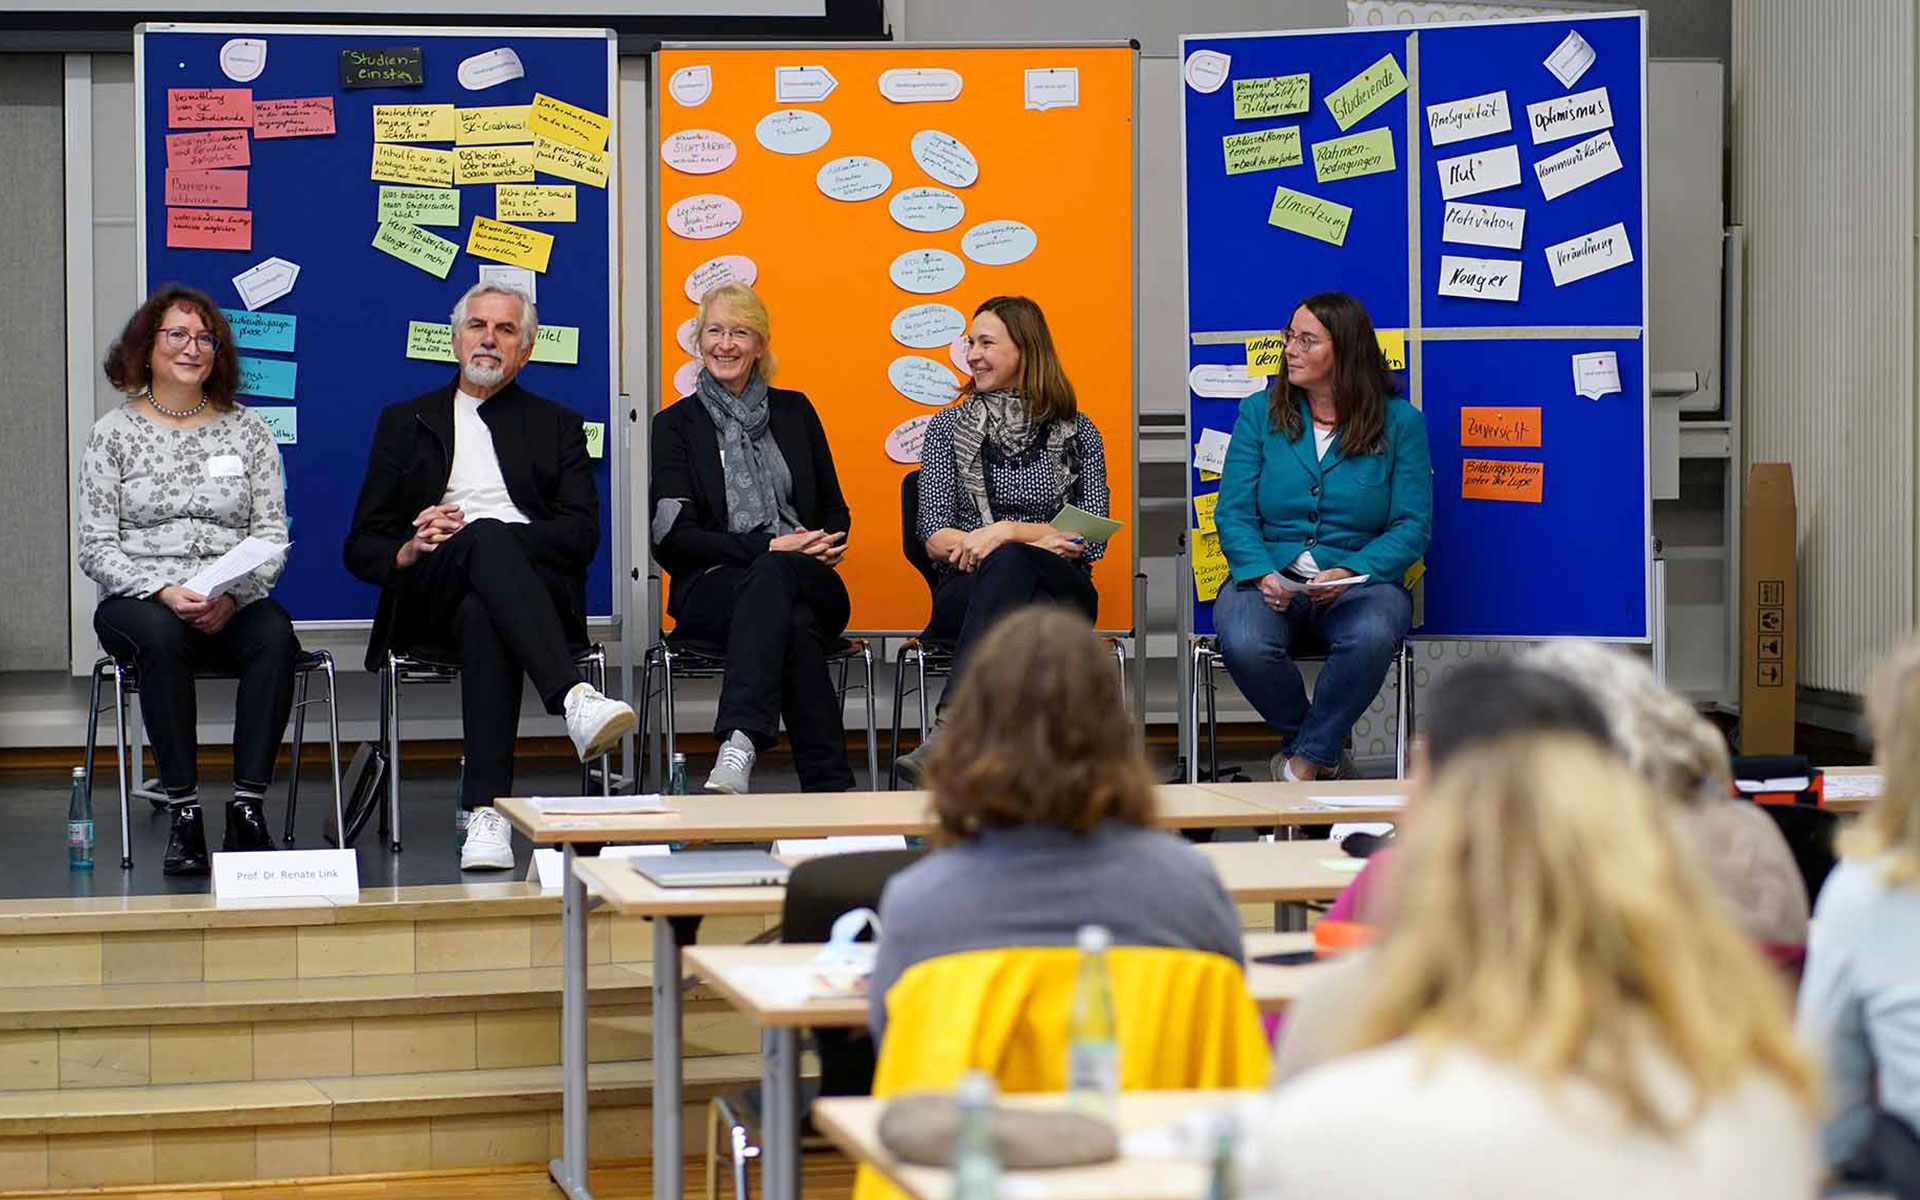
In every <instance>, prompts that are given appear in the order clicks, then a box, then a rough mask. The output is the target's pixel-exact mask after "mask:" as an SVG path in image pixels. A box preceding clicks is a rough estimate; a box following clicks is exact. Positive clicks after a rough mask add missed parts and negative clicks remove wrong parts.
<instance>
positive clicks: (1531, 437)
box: [1460, 408, 1540, 446]
mask: <svg viewBox="0 0 1920 1200" xmlns="http://www.w3.org/2000/svg"><path fill="white" fill-rule="evenodd" d="M1460 444H1461V445H1462V446H1538V445H1539V444H1540V410H1539V409H1537V408H1463V409H1461V410H1460Z"/></svg>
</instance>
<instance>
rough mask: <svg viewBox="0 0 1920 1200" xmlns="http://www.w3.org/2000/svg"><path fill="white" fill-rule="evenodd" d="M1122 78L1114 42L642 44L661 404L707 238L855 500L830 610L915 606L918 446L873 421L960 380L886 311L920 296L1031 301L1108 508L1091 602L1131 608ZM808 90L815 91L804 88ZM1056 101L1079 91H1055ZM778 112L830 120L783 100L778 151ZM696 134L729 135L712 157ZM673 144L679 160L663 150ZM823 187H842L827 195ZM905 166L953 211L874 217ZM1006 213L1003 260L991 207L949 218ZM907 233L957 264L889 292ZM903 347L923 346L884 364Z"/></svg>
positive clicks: (890, 417)
mask: <svg viewBox="0 0 1920 1200" xmlns="http://www.w3.org/2000/svg"><path fill="white" fill-rule="evenodd" d="M701 67H704V68H706V69H707V70H706V73H705V75H704V79H703V76H702V74H701V73H700V72H699V71H698V70H688V71H686V72H685V73H684V74H681V75H679V76H678V78H677V80H676V72H681V71H682V70H683V68H701ZM783 68H803V70H802V71H801V72H799V73H798V74H797V75H796V74H791V73H790V74H787V75H785V76H783V78H784V79H786V80H787V81H788V84H787V86H791V87H794V88H796V89H798V90H796V91H795V92H793V93H792V95H791V97H790V98H788V99H785V100H782V99H778V98H776V97H777V93H776V73H777V72H779V71H781V69H783ZM804 68H824V72H825V74H824V75H823V74H822V73H821V72H819V71H809V70H804ZM1068 68H1072V69H1073V70H1074V71H1076V72H1077V73H1078V87H1077V91H1076V90H1074V89H1068V88H1067V87H1065V86H1064V82H1063V81H1064V80H1065V79H1066V78H1067V76H1066V75H1065V74H1064V72H1065V71H1066V70H1067V69H1068ZM1049 69H1050V70H1051V71H1052V72H1053V74H1052V75H1051V76H1048V77H1046V78H1045V79H1044V80H1042V81H1040V90H1038V91H1035V92H1033V93H1032V94H1033V95H1034V97H1035V98H1036V100H1037V101H1039V103H1037V104H1034V105H1030V104H1029V103H1028V97H1029V82H1028V77H1027V72H1029V71H1045V70H1049ZM890 71H893V72H902V73H903V74H899V75H894V76H890V77H889V79H888V89H889V90H890V91H892V92H893V94H894V95H896V96H910V97H926V96H939V97H950V98H941V99H912V100H896V99H889V97H888V95H887V94H885V93H883V91H882V86H881V85H882V75H883V74H884V73H886V72H890ZM827 75H830V76H831V78H832V84H831V86H830V88H829V87H828V85H827V82H826V78H825V76H827ZM1134 76H1135V51H1134V50H1133V49H1132V48H1131V47H1128V46H1111V47H1091V46H1086V47H1071V46H1067V47H1015V46H1006V47H998V46H996V47H972V48H926V49H916V48H913V47H902V46H872V47H850V48H841V47H834V48H827V47H818V46H816V47H800V48H783V49H753V48H746V47H741V48H733V47H724V48H715V47H693V48H686V47H683V48H669V49H663V50H661V51H659V52H658V53H657V54H656V55H655V60H654V80H655V97H654V104H655V112H656V113H658V114H659V133H660V146H659V147H656V149H655V153H656V154H658V155H660V159H659V160H658V161H657V162H656V164H655V165H656V175H657V178H658V180H659V184H658V189H657V195H656V196H655V213H656V217H655V229H654V238H655V242H654V244H655V245H656V246H657V247H658V251H657V261H658V272H659V273H658V282H657V289H658V294H657V296H656V302H657V303H656V309H655V320H656V322H657V325H658V328H657V329H656V330H655V338H654V344H655V345H656V346H658V347H660V348H661V352H660V356H659V357H660V362H659V364H658V375H659V383H658V387H659V392H658V396H659V403H660V404H661V405H663V406H664V405H669V404H672V403H675V402H676V401H677V400H678V399H679V398H680V397H682V396H683V395H685V394H686V391H685V388H684V387H682V386H679V385H680V384H685V383H686V382H687V381H688V380H689V379H690V377H691V372H692V369H693V368H689V366H688V364H689V363H690V362H693V361H694V360H693V358H692V356H690V355H689V354H688V353H687V352H686V350H685V347H684V346H683V344H682V343H681V340H680V329H681V326H682V323H683V322H687V321H689V320H690V319H691V318H692V317H693V315H694V311H695V307H696V303H695V300H693V299H690V298H689V295H688V292H689V287H690V283H689V280H690V277H692V276H693V275H694V273H695V272H696V271H699V270H700V269H701V268H702V267H703V266H706V265H707V264H710V263H711V262H712V261H713V260H715V259H717V258H721V257H723V256H732V255H739V256H743V257H744V258H746V259H747V260H749V261H750V262H751V264H752V270H753V274H754V282H753V287H754V290H755V291H757V292H759V294H760V295H761V296H762V297H763V298H764V299H765V300H766V303H767V308H768V312H769V315H770V317H771V321H772V326H773V350H774V353H775V354H776V355H777V356H778V359H779V369H778V371H777V373H776V374H775V375H774V377H773V380H772V382H773V383H774V384H775V385H776V386H779V387H786V388H794V389H797V390H799V391H802V392H805V393H806V394H807V396H808V397H809V398H810V399H811V400H812V401H813V404H814V407H815V408H816V409H817V410H818V411H819V413H820V419H821V422H822V423H823V424H824V425H825V427H826V431H827V438H828V441H829V442H831V443H832V446H833V457H834V463H835V466H836V467H837V469H838V471H839V475H840V484H841V487H842V489H843V490H844V491H845V493H846V496H847V503H848V506H849V507H850V508H851V509H852V512H853V528H852V532H851V533H850V535H849V536H848V539H847V555H846V558H845V559H844V560H842V562H841V566H840V572H841V574H842V576H844V577H845V579H846V582H847V588H848V590H849V592H850V593H851V594H852V597H853V617H852V621H851V623H850V625H849V628H851V629H853V630H855V631H858V632H868V633H878V632H893V631H906V632H916V633H917V632H918V631H919V630H920V629H921V628H922V627H923V626H925V624H926V622H927V616H928V607H929V597H928V594H927V585H926V583H925V581H924V580H922V579H921V577H920V576H919V574H918V573H916V572H915V571H914V569H913V567H912V566H911V565H909V564H908V562H907V560H906V558H905V557H904V555H903V554H902V553H901V530H900V480H901V477H902V476H903V475H905V474H906V473H907V472H908V471H910V470H912V469H913V465H912V464H911V463H902V462H898V461H896V460H895V459H894V458H892V457H890V456H889V453H888V447H889V434H891V433H892V432H893V431H894V430H895V429H896V428H898V427H899V426H901V425H902V423H904V422H907V421H909V420H911V419H912V418H915V417H926V416H929V415H931V414H932V413H934V412H936V411H938V409H939V407H940V406H941V405H940V403H939V400H938V395H939V389H940V388H942V387H944V383H945V379H946V376H945V374H943V373H942V372H941V371H939V370H937V369H935V366H934V364H939V365H941V366H944V367H945V368H947V369H948V370H949V371H951V373H952V377H953V381H954V383H955V384H956V385H957V384H958V383H959V382H960V381H961V380H962V378H963V375H962V371H963V368H962V367H960V366H958V365H956V364H955V362H954V361H953V359H952V358H950V357H949V350H948V346H947V345H946V344H945V343H942V344H940V345H937V346H930V347H929V346H915V345H909V344H906V343H904V342H902V341H900V340H896V338H895V337H894V334H893V328H894V321H895V318H896V317H897V316H899V315H900V314H901V312H902V311H903V310H905V309H908V308H912V307H914V306H916V305H925V304H941V305H947V306H950V307H951V308H953V309H957V310H959V312H960V313H961V314H962V315H963V316H965V317H967V318H971V316H972V314H973V310H974V309H975V308H976V307H977V306H978V305H979V304H980V302H981V301H983V300H985V299H987V298H988V297H990V296H996V295H1004V294H1020V295H1026V296H1030V297H1032V298H1033V299H1034V300H1036V301H1038V302H1039V304H1040V307H1041V308H1042V309H1043V310H1044V311H1045V313H1046V315H1047V322H1048V324H1049V326H1050V327H1051V329H1052V331H1053V338H1054V343H1055V346H1056V347H1057V349H1058V351H1059V354H1060V359H1061V362H1062V364H1063V365H1064V366H1065V368H1066V372H1067V377H1068V378H1069V379H1071V380H1072V382H1073V385H1074V390H1075V392H1076V393H1077V395H1078V397H1079V403H1080V410H1081V411H1082V412H1084V413H1085V414H1086V415H1087V416H1089V417H1090V418H1092V420H1093V422H1094V424H1095V425H1097V426H1098V427H1099V429H1100V434H1101V439H1102V441H1103V442H1104V444H1105V449H1106V462H1107V483H1108V487H1109V489H1110V491H1111V494H1112V499H1111V512H1112V514H1113V515H1114V516H1115V517H1116V518H1117V519H1119V520H1121V521H1123V522H1125V525H1124V527H1123V528H1122V529H1121V531H1120V532H1119V533H1118V534H1117V535H1115V537H1114V539H1113V541H1112V542H1111V543H1109V544H1108V547H1107V553H1106V556H1105V557H1104V558H1103V559H1101V560H1100V562H1098V563H1097V564H1095V566H1094V570H1093V579H1094V583H1095V585H1096V586H1097V587H1098V588H1099V591H1100V615H1099V622H1098V623H1099V625H1100V627H1101V628H1102V629H1106V630H1130V629H1132V627H1133V623H1134V614H1133V561H1134V540H1133V539H1134V537H1135V535H1136V530H1135V529H1134V496H1135V480H1134V477H1133V438H1134V336H1133V294H1134V271H1135V264H1134V229H1133V218H1134V150H1133V140H1134V139H1133V113H1134ZM956 77H957V78H956ZM956 82H957V94H953V93H954V91H955V85H956ZM822 91H824V92H825V94H824V96H820V97H819V98H817V99H803V98H800V97H806V96H813V95H817V94H818V93H820V92H822ZM702 93H704V98H699V97H701V96H702ZM1070 98H1071V99H1073V100H1075V101H1076V102H1074V103H1062V102H1061V101H1063V100H1067V99H1070ZM689 101H692V102H689ZM788 110H801V111H803V112H807V113H811V114H814V115H815V116H816V117H818V118H820V119H821V120H823V121H824V122H825V128H824V130H823V129H822V127H821V125H820V122H818V121H814V120H811V119H807V118H791V117H788V118H778V119H776V121H775V122H774V123H773V124H772V125H770V126H769V127H768V133H769V136H770V138H771V139H772V140H773V141H775V142H776V143H778V144H781V145H784V146H785V147H786V150H787V151H788V152H781V151H776V150H773V149H770V148H769V147H768V146H767V145H765V144H763V143H762V141H761V140H760V138H759V137H758V136H757V131H758V130H759V129H760V128H761V123H762V121H763V120H764V119H766V118H767V117H768V116H769V115H770V114H773V113H776V112H782V111H788ZM702 131H707V132H711V133H715V134H719V135H722V137H724V138H725V139H726V141H727V142H730V143H731V145H732V154H731V159H730V160H729V156H728V153H727V147H726V146H725V145H723V144H721V143H720V142H719V140H718V139H714V138H711V137H706V136H702ZM925 131H932V132H933V133H934V134H935V135H936V136H937V135H944V136H945V138H946V139H949V142H943V143H942V149H941V150H940V152H939V154H938V156H937V157H936V156H934V155H923V156H921V157H924V158H927V159H928V161H929V162H930V163H931V167H929V166H923V165H922V162H921V161H920V159H919V158H917V157H916V155H915V153H914V150H913V143H914V139H915V135H916V134H920V133H922V132H925ZM677 134H678V135H684V136H681V137H680V138H678V139H677V140H676V138H675V135H677ZM822 136H824V140H823V141H820V142H819V144H818V145H817V146H814V147H812V148H806V147H809V146H810V145H811V143H813V142H814V141H816V140H819V139H820V138H821V137H822ZM951 140H957V141H958V142H959V143H960V144H961V145H962V146H963V147H964V150H965V152H970V154H971V157H972V159H973V161H974V162H975V163H976V164H977V167H978V174H977V177H976V178H974V179H973V180H972V182H970V183H965V184H962V183H957V182H954V179H955V178H957V177H958V176H959V175H964V174H965V173H966V172H965V167H964V163H965V153H956V152H954V151H953V150H952V148H951V146H950V141H951ZM670 147H671V149H669V148H670ZM795 150H798V152H792V151H795ZM669 154H671V156H672V158H673V159H676V160H678V161H679V162H680V163H681V164H682V165H684V166H688V167H692V168H695V170H694V171H686V170H681V169H679V168H677V167H675V166H673V165H670V162H669V158H668V156H669ZM851 156H860V157H863V158H868V159H873V160H877V161H878V162H879V163H882V164H884V165H885V173H884V175H885V178H884V179H883V175H882V172H879V171H877V170H875V169H874V168H873V167H872V166H871V165H870V164H865V163H856V164H852V165H850V166H845V165H843V166H842V167H841V168H840V169H839V170H837V171H829V172H828V173H827V174H826V175H825V176H824V177H823V176H822V168H823V167H826V166H827V165H828V164H829V163H835V162H837V160H841V159H845V158H848V157H851ZM956 162H958V164H959V170H958V172H957V174H956V173H955V164H956ZM722 163H723V164H724V165H720V166H718V167H717V169H716V164H722ZM933 170H941V171H944V172H948V177H947V178H946V179H942V178H941V177H940V176H939V175H937V174H934V173H932V171H933ZM823 184H824V185H826V186H832V187H834V188H836V189H837V190H839V191H840V192H841V193H842V194H843V195H847V196H859V197H860V198H858V199H836V198H834V197H832V196H829V195H828V194H827V193H826V192H825V191H824V190H823ZM923 187H935V188H942V189H945V190H946V191H948V192H951V193H952V194H953V195H955V196H957V197H959V199H960V202H961V203H962V204H963V205H964V207H965V213H964V215H963V216H960V218H959V219H958V220H957V222H956V223H954V224H953V225H952V227H951V228H947V229H944V230H935V231H918V230H915V229H912V228H908V227H907V226H906V225H903V224H902V223H901V222H900V221H899V220H896V219H895V217H894V216H893V215H892V213H893V209H892V207H891V205H892V202H893V200H894V198H895V197H896V196H897V195H898V194H899V193H900V192H902V191H906V190H909V189H914V188H923ZM713 196H720V197H724V198H725V199H726V200H727V201H731V202H732V203H733V204H737V205H738V217H737V222H736V219H735V218H734V216H733V211H732V209H731V208H730V207H729V206H728V205H727V204H723V203H715V202H714V201H712V200H710V199H703V200H692V199H691V198H693V197H713ZM683 201H688V202H689V203H686V204H682V202H683ZM676 205H681V207H680V208H679V209H677V210H676V208H675V206H676ZM716 214H717V215H716ZM1008 221H1013V222H1019V223H1020V224H1022V225H1024V226H1026V227H1027V228H1028V229H1030V230H1032V249H1031V252H1029V253H1026V254H1025V255H1024V257H1020V258H1018V259H1017V260H1014V261H1004V262H1003V261H998V260H1002V259H1007V258H1009V257H1011V255H1012V254H1016V253H1018V252H1019V250H1020V249H1023V248H1024V247H1023V244H1022V243H1023V241H1024V239H1025V235H1024V234H1022V233H1020V232H1019V231H1018V230H1012V232H1011V236H1008V234H1007V227H1005V226H1002V227H1001V228H1000V230H999V236H985V235H984V234H976V235H975V237H974V238H972V239H968V238H967V234H968V232H969V230H972V229H974V227H976V226H978V225H981V224H985V223H1000V222H1008ZM920 223H922V224H935V223H937V222H934V221H922V222H920ZM676 225H677V226H678V227H679V229H678V230H676V229H675V228H673V227H674V226H676ZM715 230H721V231H722V232H719V233H718V234H717V235H714V234H715ZM687 233H698V234H705V235H709V236H699V237H691V236H685V234H687ZM920 251H940V252H944V254H947V255H952V256H954V259H956V260H957V261H958V263H959V264H960V265H961V266H962V267H963V268H964V275H963V276H962V277H961V278H960V280H959V281H958V282H957V283H954V284H952V285H951V286H947V287H944V288H942V289H941V290H938V291H925V292H912V291H907V290H905V289H904V288H902V287H901V286H900V285H898V284H896V283H895V282H894V276H893V273H892V271H891V268H892V267H893V265H894V263H895V260H896V259H899V258H900V257H901V256H903V255H915V253H916V252H920ZM970 251H971V253H970ZM918 257H920V258H922V259H923V260H924V259H925V258H926V256H918ZM933 257H934V258H938V257H940V256H938V255H936V256H933ZM982 260H985V261H982ZM927 261H931V260H927ZM715 277H716V276H715V274H714V272H712V271H709V272H707V273H705V274H703V275H701V276H700V278H701V279H702V280H703V281H704V280H708V279H712V278H715ZM944 282H945V280H942V279H936V280H934V281H933V282H932V283H922V284H919V285H918V286H922V287H933V286H938V285H939V284H940V283H944ZM920 340H925V339H924V338H923V339H920ZM903 357H917V358H919V359H921V360H923V361H921V362H919V363H912V364H906V365H904V366H903V367H896V366H895V365H894V364H895V360H897V359H901V358H903ZM890 368H892V372H891V373H890ZM676 376H677V377H678V379H679V384H676ZM896 376H898V377H900V378H901V379H902V380H903V382H906V383H907V384H908V386H909V387H911V388H913V389H914V390H915V391H917V392H919V393H920V394H921V395H922V396H923V397H925V398H926V399H932V400H934V403H933V404H928V403H926V402H924V400H915V399H913V398H910V397H909V395H907V394H906V393H905V392H903V391H902V390H900V389H898V388H896V387H895V385H894V383H893V382H892V380H893V379H894V378H895V377H896ZM930 387H931V389H932V393H931V394H929V388H930ZM896 452H898V447H896Z"/></svg>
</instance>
